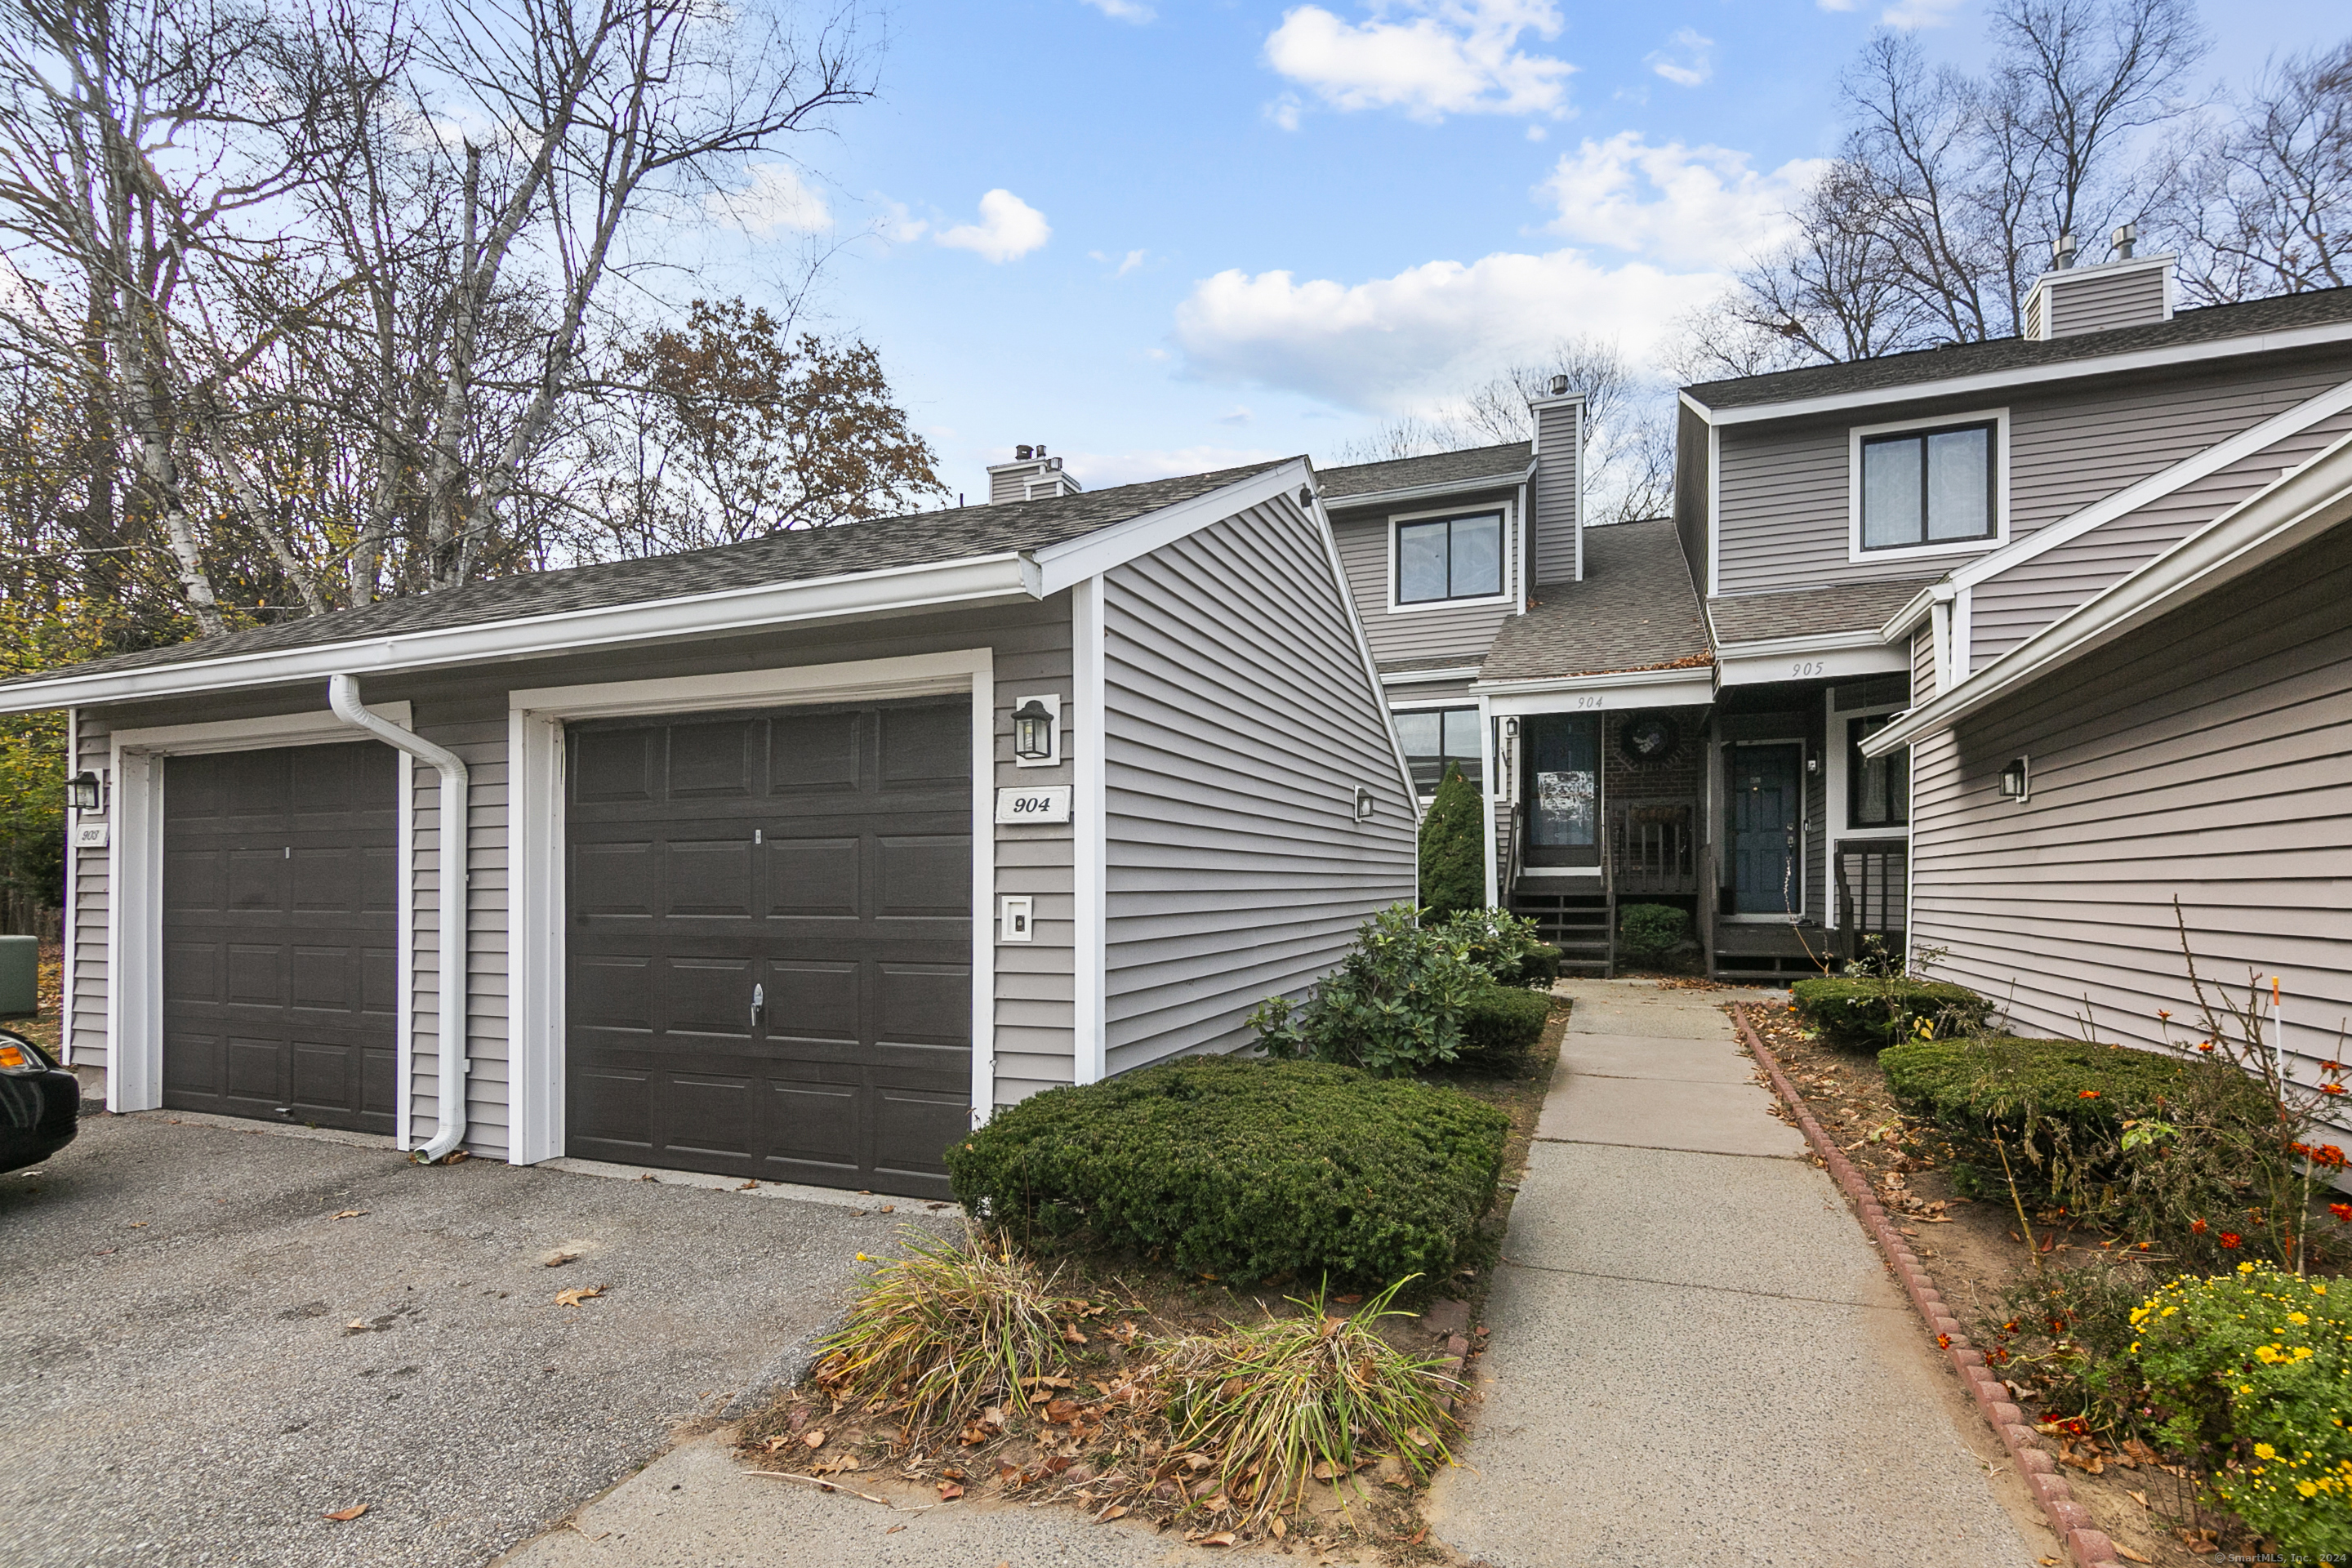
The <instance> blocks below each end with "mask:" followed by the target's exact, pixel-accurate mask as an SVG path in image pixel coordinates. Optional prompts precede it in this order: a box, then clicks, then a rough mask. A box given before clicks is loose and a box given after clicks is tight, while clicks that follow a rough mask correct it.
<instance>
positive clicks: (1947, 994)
mask: <svg viewBox="0 0 2352 1568" xmlns="http://www.w3.org/2000/svg"><path fill="white" fill-rule="evenodd" d="M1789 1001H1790V1005H1792V1006H1794V1007H1795V1008H1796V1010H1797V1016H1799V1017H1801V1018H1802V1019H1804V1020H1805V1022H1806V1023H1808V1024H1811V1026H1813V1027H1814V1028H1816V1029H1819V1030H1820V1031H1821V1032H1822V1038H1824V1039H1826V1040H1827V1041H1828V1042H1829V1043H1830V1044H1831V1045H1832V1046H1837V1047H1842V1048H1843V1049H1846V1050H1850V1051H1875V1050H1883V1049H1885V1047H1888V1046H1892V1045H1895V1044H1897V1043H1899V1042H1901V1041H1904V1040H1908V1039H1912V1038H1915V1037H1916V1036H1917V1035H1918V1033H1919V1025H1920V1023H1921V1021H1922V1020H1925V1021H1926V1022H1927V1023H1928V1024H1930V1025H1932V1026H1934V1028H1935V1032H1936V1033H1937V1034H1938V1035H1955V1034H1964V1033H1967V1032H1969V1030H1973V1029H1979V1028H1981V1027H1983V1026H1984V1021H1985V1017H1986V1015H1987V1014H1988V1013H1989V1012H1990V1004H1988V1003H1987V1002H1986V1001H1985V999H1984V998H1983V997H1981V996H1979V995H1978V994H1976V993H1975V992H1973V991H1971V990H1969V988H1968V987H1967V986H1965V985H1952V984H1946V983H1945V982H1943V981H1939V980H1912V979H1909V978H1906V976H1903V975H1900V974H1895V975H1886V976H1883V977H1869V976H1844V975H1823V976H1822V977H1820V978H1818V979H1813V980H1800V981H1798V982H1797V983H1796V984H1794V985H1791V986H1790V987H1789Z"/></svg>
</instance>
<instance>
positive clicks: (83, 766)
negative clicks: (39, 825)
mask: <svg viewBox="0 0 2352 1568" xmlns="http://www.w3.org/2000/svg"><path fill="white" fill-rule="evenodd" d="M74 718H75V726H74V737H75V754H74V760H73V766H72V768H71V769H70V770H69V771H70V772H72V773H83V772H89V773H97V774H99V775H100V776H101V777H110V768H111V767H112V765H113V763H112V759H111V757H110V746H111V737H112V733H113V731H111V730H110V729H109V727H108V726H107V723H106V721H104V720H102V719H100V718H98V717H97V716H95V715H93V714H90V713H88V712H82V713H78V714H76V715H75V716H74ZM66 815H67V817H68V825H67V831H68V833H70V832H71V831H72V824H71V820H70V819H71V818H72V817H73V816H75V814H74V813H72V812H68V813H67V814H66ZM70 844H71V839H70V838H68V845H69V846H70ZM66 853H67V854H68V855H69V856H71V857H72V858H73V929H72V930H71V931H69V932H68V933H67V935H68V940H69V941H71V942H72V943H73V954H72V957H73V963H72V965H71V968H72V970H73V995H72V996H71V997H70V998H69V999H68V1002H67V1010H68V1012H69V1013H70V1014H71V1015H72V1018H73V1029H72V1032H71V1033H70V1034H69V1035H68V1036H67V1037H65V1038H64V1039H63V1040H62V1041H61V1042H60V1044H62V1045H63V1046H64V1047H65V1050H66V1059H67V1060H68V1062H70V1063H71V1064H72V1065H74V1066H76V1067H94V1068H103V1067H105V1066H106V1065H107V1057H106V1045H107V1035H106V973H107V963H106V914H107V891H108V883H107V878H108V876H109V874H110V867H109V864H108V860H107V851H106V850H103V849H75V848H71V847H68V849H67V851H66Z"/></svg>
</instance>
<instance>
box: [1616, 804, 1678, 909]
mask: <svg viewBox="0 0 2352 1568" xmlns="http://www.w3.org/2000/svg"><path fill="white" fill-rule="evenodd" d="M1606 865H1607V868H1608V871H1609V874H1610V880H1611V882H1612V884H1613V886H1614V888H1615V890H1616V891H1617V892H1618V893H1619V894H1621V895H1623V894H1642V893H1652V894H1654V893H1696V892H1697V891H1698V890H1699V849H1698V803H1697V802H1696V801H1694V800H1646V801H1645V800H1629V801H1621V802H1619V803H1617V804H1616V805H1614V806H1612V808H1611V809H1610V813H1609V854H1608V856H1607V859H1606Z"/></svg>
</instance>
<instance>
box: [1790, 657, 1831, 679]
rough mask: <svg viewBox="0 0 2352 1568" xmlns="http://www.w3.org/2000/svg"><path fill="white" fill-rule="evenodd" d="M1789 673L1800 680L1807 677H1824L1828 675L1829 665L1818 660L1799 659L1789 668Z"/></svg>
mask: <svg viewBox="0 0 2352 1568" xmlns="http://www.w3.org/2000/svg"><path fill="white" fill-rule="evenodd" d="M1789 673H1790V675H1791V676H1794V677H1797V678H1799V679H1802V678H1803V677H1805V676H1808V675H1826V674H1828V673H1829V665H1828V664H1827V662H1826V661H1824V660H1822V659H1818V658H1801V659H1799V660H1797V662H1796V663H1794V664H1792V665H1790V667H1789Z"/></svg>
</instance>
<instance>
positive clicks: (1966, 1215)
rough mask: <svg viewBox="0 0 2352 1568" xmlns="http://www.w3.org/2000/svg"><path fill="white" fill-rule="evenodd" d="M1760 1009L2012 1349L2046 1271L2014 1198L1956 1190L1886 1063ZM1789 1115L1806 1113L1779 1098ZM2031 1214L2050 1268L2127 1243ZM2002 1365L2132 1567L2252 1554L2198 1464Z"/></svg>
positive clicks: (1941, 1284) (1825, 1123) (1981, 1322)
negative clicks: (2119, 1430)
mask: <svg viewBox="0 0 2352 1568" xmlns="http://www.w3.org/2000/svg"><path fill="white" fill-rule="evenodd" d="M1747 1012H1748V1020H1749V1022H1750V1023H1751V1024H1753V1025H1754V1026H1755V1027H1756V1030H1757V1033H1758V1034H1759V1036H1760V1037H1762V1039H1763V1041H1764V1044H1765V1045H1766V1046H1767V1047H1769V1049H1770V1050H1771V1051H1772V1053H1773V1054H1774V1055H1775V1056H1777V1057H1779V1058H1780V1063H1781V1066H1782V1068H1784V1069H1785V1070H1786V1071H1787V1073H1788V1075H1789V1077H1790V1080H1791V1081H1792V1082H1793V1083H1794V1084H1795V1085H1796V1088H1797V1090H1798V1092H1799V1093H1800V1094H1801V1095H1802V1096H1803V1097H1804V1100H1805V1103H1806V1106H1807V1108H1808V1109H1810V1110H1811V1112H1812V1114H1813V1117H1814V1120H1815V1121H1818V1122H1820V1123H1821V1125H1822V1128H1823V1130H1824V1131H1827V1132H1828V1133H1829V1134H1830V1135H1831V1137H1832V1139H1834V1140H1835V1141H1836V1142H1837V1145H1838V1147H1839V1149H1840V1151H1841V1152H1843V1153H1844V1155H1845V1157H1846V1158H1847V1159H1848V1160H1849V1161H1851V1162H1853V1164H1854V1165H1855V1167H1856V1168H1857V1169H1858V1170H1860V1171H1861V1172H1862V1173H1863V1174H1864V1176H1865V1177H1866V1178H1867V1179H1868V1181H1869V1183H1870V1185H1871V1187H1872V1189H1873V1190H1874V1192H1875V1193H1876V1194H1877V1195H1878V1198H1879V1201H1880V1203H1881V1204H1882V1205H1884V1206H1885V1209H1886V1211H1887V1214H1888V1215H1889V1216H1890V1217H1891V1218H1892V1219H1893V1220H1894V1221H1895V1226H1896V1228H1897V1229H1899V1230H1900V1231H1901V1232H1902V1233H1903V1236H1904V1238H1905V1239H1906V1241H1907V1242H1908V1243H1909V1245H1910V1247H1911V1248H1912V1250H1913V1251H1914V1252H1915V1253H1916V1254H1917V1256H1918V1258H1919V1260H1920V1263H1921V1265H1922V1267H1924V1268H1926V1269H1927V1274H1928V1277H1929V1278H1930V1279H1932V1280H1933V1282H1934V1284H1935V1287H1936V1289H1937V1291H1939V1292H1940V1293H1941V1294H1942V1296H1943V1297H1944V1300H1946V1301H1947V1302H1948V1303H1949V1304H1950V1305H1951V1307H1952V1309H1953V1310H1954V1311H1955V1312H1956V1313H1957V1314H1958V1316H1959V1318H1960V1319H1961V1321H1963V1323H1964V1324H1966V1325H1967V1329H1968V1332H1969V1338H1970V1339H1971V1340H1972V1341H1973V1342H1975V1343H1977V1344H1978V1345H1979V1346H1989V1347H1996V1348H1997V1347H1999V1346H2000V1345H2001V1344H2003V1343H2004V1342H2005V1341H2006V1339H2007V1336H2005V1334H2004V1327H2005V1325H2007V1324H2009V1323H2012V1322H2014V1321H2015V1320H2014V1319H2012V1318H2011V1317H2009V1316H2008V1315H2007V1312H2006V1310H2005V1309H2004V1308H2003V1306H2002V1299H2003V1297H2004V1296H2005V1295H2006V1294H2007V1293H2008V1292H2009V1291H2010V1290H2011V1289H2012V1288H2014V1287H2018V1286H2021V1285H2022V1284H2024V1283H2026V1282H2027V1281H2028V1280H2030V1279H2032V1276H2033V1275H2034V1272H2035V1268H2036V1261H2035V1248H2034V1247H2029V1246H2028V1244H2027V1242H2026V1240H2025V1234H2024V1231H2023V1229H2022V1227H2021V1222H2020V1220H2019V1218H2018V1216H2017V1215H2016V1214H2015V1213H2014V1212H2012V1211H2011V1209H2010V1208H2009V1207H2008V1206H2007V1205H2004V1204H2001V1203H1997V1202H1993V1201H1990V1200H1979V1201H1971V1200H1970V1199H1969V1198H1968V1197H1966V1196H1963V1195H1962V1194H1959V1193H1958V1192H1956V1191H1954V1190H1953V1187H1952V1183H1951V1178H1950V1164H1951V1149H1950V1147H1949V1145H1948V1144H1946V1143H1945V1142H1942V1140H1941V1139H1940V1138H1939V1136H1938V1135H1937V1129H1936V1128H1935V1127H1934V1126H1933V1125H1931V1124H1929V1123H1927V1122H1924V1121H1914V1120H1912V1119H1910V1118H1908V1117H1906V1116H1905V1115H1904V1114H1903V1113H1902V1112H1901V1111H1900V1110H1897V1109H1896V1107H1895V1101H1894V1098H1893V1096H1892V1095H1890V1094H1889V1093H1888V1092H1887V1088H1886V1075H1885V1073H1884V1072H1883V1071H1882V1070H1880V1068H1879V1066H1878V1061H1877V1058H1876V1057H1874V1056H1873V1055H1869V1054H1866V1053H1863V1052H1855V1051H1842V1050H1838V1049H1835V1048H1833V1047H1830V1046H1828V1045H1826V1044H1825V1043H1823V1042H1822V1041H1821V1040H1819V1039H1817V1038H1814V1037H1812V1036H1811V1031H1810V1030H1808V1029H1807V1028H1806V1027H1805V1026H1804V1025H1803V1023H1802V1022H1801V1020H1800V1019H1798V1017H1797V1016H1795V1015H1794V1014H1793V1013H1792V1012H1790V1009H1789V1008H1788V1007H1787V1006H1786V1005H1775V1006H1766V1005H1759V1004H1754V1003H1751V1004H1749V1005H1748V1008H1747ZM1762 1076H1763V1075H1762V1072H1761V1069H1760V1068H1759V1073H1758V1077H1759V1079H1761V1078H1762ZM1768 1087H1769V1085H1768ZM1775 1112H1776V1114H1780V1115H1782V1116H1783V1119H1784V1120H1789V1121H1792V1122H1793V1121H1794V1117H1793V1116H1791V1115H1790V1114H1789V1113H1788V1112H1787V1111H1786V1110H1783V1109H1782V1108H1780V1107H1779V1106H1778V1105H1777V1103H1776V1106H1775ZM1813 1163H1815V1164H1819V1163H1821V1161H1820V1160H1819V1159H1818V1158H1815V1159H1814V1162H1813ZM2028 1217H2029V1218H2030V1219H2031V1221H2032V1235H2033V1236H2034V1237H2035V1239H2036V1241H2037V1242H2039V1243H2040V1251H2041V1261H2042V1264H2043V1265H2044V1266H2050V1265H2057V1266H2073V1265H2080V1264H2084V1263H2090V1262H2104V1261H2105V1260H2108V1259H2111V1258H2114V1257H2115V1256H2116V1248H2117V1247H2121V1246H2124V1245H2126V1243H2125V1241H2124V1238H2122V1237H2115V1236H2111V1235H2108V1234H2107V1233H2105V1232H2104V1231H2100V1230H2096V1229H2093V1228H2090V1227H2086V1226H2080V1225H2077V1224H2076V1223H2075V1222H2074V1220H2073V1219H2071V1218H2070V1217H2069V1216H2066V1215H2061V1214H2057V1213H2054V1212H2053V1213H2042V1214H2034V1213H2032V1212H2031V1211H2029V1215H2028ZM2124 1267H2128V1265H2125V1266H2124ZM1923 1332H1924V1330H1923ZM2000 1370H2001V1371H2002V1373H2004V1374H2005V1375H2004V1376H2003V1378H2002V1381H2003V1382H2004V1384H2006V1385H2007V1387H2008V1389H2009V1391H2010V1395H2011V1398H2012V1399H2014V1400H2015V1401H2016V1403H2017V1404H2018V1405H2019V1406H2020V1407H2021V1408H2022V1409H2023V1410H2025V1411H2026V1412H2027V1419H2028V1420H2030V1421H2032V1422H2033V1423H2034V1424H2035V1426H2036V1429H2037V1430H2038V1431H2039V1432H2040V1433H2041V1434H2042V1442H2043V1444H2044V1445H2045V1446H2046V1447H2047V1448H2048V1451H2049V1452H2050V1454H2051V1456H2052V1457H2053V1458H2055V1459H2056V1460H2057V1461H2058V1462H2059V1463H2060V1464H2061V1465H2062V1466H2063V1467H2065V1469H2064V1474H2065V1477H2066V1480H2067V1484H2068V1486H2069V1488H2070V1489H2072V1491H2073V1492H2074V1499H2075V1500H2076V1501H2077V1502H2079V1503H2081V1504H2082V1505H2083V1507H2084V1509H2085V1510H2087V1511H2088V1512H2089V1513H2090V1515H2091V1517H2092V1520H2093V1521H2094V1522H2095V1525H2096V1527H2097V1528H2098V1529H2099V1530H2101V1531H2105V1533H2106V1534H2107V1536H2108V1537H2109V1538H2110V1539H2111V1540H2113V1541H2114V1542H2116V1545H2117V1546H2119V1547H2121V1548H2123V1549H2124V1552H2125V1560H2126V1561H2127V1562H2140V1563H2161V1564H2166V1565H2168V1568H2192V1565H2194V1564H2199V1563H2213V1562H2215V1561H2217V1560H2226V1557H2225V1555H2223V1554H2226V1553H2229V1552H2251V1551H2252V1544H2251V1542H2250V1541H2249V1539H2248V1538H2247V1537H2246V1536H2245V1534H2244V1532H2243V1531H2242V1529H2241V1528H2240V1527H2239V1526H2238V1525H2237V1523H2236V1521H2234V1520H2233V1519H2231V1518H2230V1517H2228V1516H2226V1515H2220V1514H2215V1513H2213V1512H2211V1511H2210V1510H2206V1509H2202V1508H2200V1507H2199V1506H2198V1502H2197V1479H2196V1477H2195V1475H2194V1474H2193V1473H2192V1472H2190V1471H2189V1470H2188V1469H2186V1468H2182V1467H2180V1466H2178V1465H2169V1464H2166V1463H2164V1462H2163V1461H2162V1459H2161V1458H2159V1456H2158V1455H2157V1454H2156V1453H2154V1452H2153V1451H2151V1450H2150V1449H2148V1448H2147V1447H2146V1446H2145V1445H2143V1444H2139V1443H2137V1442H2128V1443H2124V1444H2117V1443H2115V1442H2113V1441H2112V1440H2109V1439H2106V1438H2103V1437H2102V1436H2099V1435H2096V1434H2094V1433H2092V1432H2090V1431H2089V1430H2088V1429H2087V1427H2086V1426H2084V1423H2082V1422H2081V1421H2079V1420H2078V1419H2076V1418H2075V1417H2076V1415H2077V1413H2076V1412H2074V1411H2073V1410H2068V1409H2057V1408H2053V1407H2051V1405H2049V1403H2048V1402H2047V1401H2045V1400H2044V1399H2043V1398H2042V1389H2041V1388H2040V1386H2039V1385H2038V1384H2036V1383H2035V1382H2034V1380H2033V1377H2032V1372H2031V1369H2030V1367H2028V1366H2026V1365H2024V1364H2021V1363H2010V1364H2009V1365H2007V1366H2004V1367H2002V1368H2001V1369H2000Z"/></svg>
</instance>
